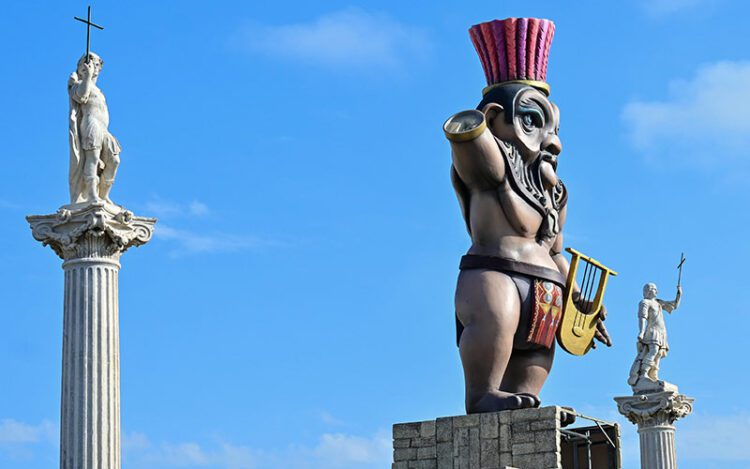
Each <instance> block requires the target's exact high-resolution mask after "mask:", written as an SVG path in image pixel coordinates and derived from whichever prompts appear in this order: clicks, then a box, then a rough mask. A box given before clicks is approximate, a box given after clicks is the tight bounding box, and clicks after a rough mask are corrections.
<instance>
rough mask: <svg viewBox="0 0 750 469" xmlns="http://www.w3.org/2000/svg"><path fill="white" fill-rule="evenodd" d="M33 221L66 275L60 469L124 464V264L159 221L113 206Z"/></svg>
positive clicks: (82, 207)
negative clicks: (120, 279) (120, 280)
mask: <svg viewBox="0 0 750 469" xmlns="http://www.w3.org/2000/svg"><path fill="white" fill-rule="evenodd" d="M27 220H28V222H29V224H30V225H31V229H32V234H33V236H34V238H35V239H36V240H37V241H40V242H41V243H42V244H44V245H48V246H50V247H51V248H52V249H53V250H54V251H55V253H57V255H58V256H59V257H60V258H62V259H63V270H64V272H65V293H64V295H65V297H64V313H63V363H62V397H61V413H60V468H61V469H94V468H96V469H119V468H120V352H119V350H120V335H119V318H118V314H119V311H118V272H119V270H120V262H119V261H120V256H121V255H122V253H123V252H125V251H126V250H127V249H128V248H130V247H132V246H140V245H142V244H145V243H146V242H148V241H149V240H150V239H151V235H152V233H153V227H154V223H155V222H156V220H155V219H153V218H143V217H136V216H134V215H133V214H132V213H131V212H129V211H127V210H124V209H123V208H121V207H119V206H116V205H113V204H105V203H92V204H79V205H77V206H67V207H63V208H61V209H60V210H59V211H58V212H57V213H56V214H52V215H34V216H29V217H27Z"/></svg>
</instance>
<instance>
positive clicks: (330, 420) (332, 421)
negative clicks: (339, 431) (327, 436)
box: [318, 410, 344, 426]
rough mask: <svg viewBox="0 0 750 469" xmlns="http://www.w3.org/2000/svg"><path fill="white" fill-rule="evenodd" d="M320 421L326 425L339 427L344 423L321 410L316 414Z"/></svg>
mask: <svg viewBox="0 0 750 469" xmlns="http://www.w3.org/2000/svg"><path fill="white" fill-rule="evenodd" d="M318 416H319V417H320V420H321V421H322V422H323V423H325V424H326V425H333V426H341V425H344V421H343V420H341V419H338V418H336V417H334V416H333V414H331V413H330V412H327V411H325V410H321V411H320V412H319V413H318Z"/></svg>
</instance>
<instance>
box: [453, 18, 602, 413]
mask: <svg viewBox="0 0 750 469" xmlns="http://www.w3.org/2000/svg"><path fill="white" fill-rule="evenodd" d="M554 32H555V26H554V23H553V22H552V21H549V20H544V19H535V18H508V19H505V20H495V21H491V22H488V23H482V24H479V25H475V26H472V27H471V28H470V30H469V33H470V36H471V40H472V42H473V44H474V47H475V48H476V50H477V53H478V55H479V58H480V60H481V62H482V67H483V69H484V71H485V76H486V78H487V84H488V86H487V87H486V88H485V89H484V90H483V95H484V96H483V99H482V101H481V102H480V103H479V105H478V106H477V108H476V110H469V111H463V112H459V113H458V114H456V115H454V116H453V117H451V118H449V119H448V120H447V121H446V123H445V125H444V127H443V130H444V131H445V135H446V137H447V138H448V140H449V141H450V143H451V149H452V166H451V181H452V183H453V187H454V190H455V192H456V195H457V197H458V201H459V205H460V207H461V211H462V214H463V217H464V220H465V222H466V228H467V230H468V232H469V235H470V237H471V240H472V245H471V248H470V249H469V251H468V253H467V254H466V255H465V256H463V258H462V259H461V264H460V273H459V277H458V285H457V288H456V327H457V342H458V347H459V353H460V356H461V362H462V365H463V369H464V378H465V385H466V411H467V413H478V412H494V411H500V410H507V409H519V408H524V407H537V406H539V405H540V399H539V397H538V396H539V392H540V390H541V388H542V386H543V385H544V383H545V381H546V379H547V376H548V374H549V372H550V369H551V368H552V361H553V358H554V354H555V343H554V342H555V337H556V336H557V339H558V342H559V343H560V345H561V346H562V347H563V348H564V349H565V350H566V351H568V352H570V353H573V354H576V355H583V354H584V353H586V352H588V350H589V349H590V348H592V347H594V345H595V344H594V341H593V339H594V338H596V339H597V340H598V341H600V342H602V343H604V344H606V345H607V346H610V345H611V340H610V338H609V335H608V333H607V330H606V328H605V327H604V324H603V323H602V321H603V320H604V318H605V315H606V309H605V308H604V306H603V305H602V297H603V294H604V288H605V287H606V280H607V277H608V276H609V275H616V273H615V272H613V271H611V270H609V269H607V268H606V267H604V266H603V265H601V264H599V263H598V262H596V261H595V260H593V259H591V258H588V257H586V256H583V255H582V254H580V253H578V252H577V251H574V250H572V249H568V251H569V252H571V254H572V256H573V257H572V260H571V262H570V263H569V262H568V260H567V259H566V258H565V257H564V256H563V254H562V250H563V235H562V230H563V225H564V223H565V218H566V214H567V203H568V191H567V189H566V187H565V186H564V185H563V183H562V181H561V180H560V179H559V178H558V176H557V165H558V158H559V155H560V152H561V151H562V144H561V142H560V138H559V136H558V131H559V128H560V110H559V109H558V108H557V106H556V105H555V104H554V103H552V101H550V98H549V94H550V87H549V85H548V84H547V83H546V81H545V80H546V75H547V63H548V58H549V50H550V45H551V43H552V36H553V35H554ZM579 260H583V261H584V262H586V263H587V264H586V269H585V272H584V281H583V282H581V283H580V286H579V283H578V282H576V268H577V265H578V261H579ZM597 276H598V277H597ZM596 278H599V284H598V287H596V286H595V287H593V288H592V287H591V285H595V284H596ZM584 283H586V284H587V285H586V288H583V286H584Z"/></svg>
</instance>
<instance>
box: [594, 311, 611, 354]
mask: <svg viewBox="0 0 750 469" xmlns="http://www.w3.org/2000/svg"><path fill="white" fill-rule="evenodd" d="M605 319H607V308H606V307H605V306H604V305H602V309H601V312H600V313H599V319H598V320H597V321H596V331H594V338H595V339H596V340H598V341H599V342H601V343H603V344H604V345H606V346H607V347H611V346H612V339H611V338H610V337H609V333H608V332H607V328H606V327H605V326H604V320H605ZM592 346H593V347H594V348H596V342H592Z"/></svg>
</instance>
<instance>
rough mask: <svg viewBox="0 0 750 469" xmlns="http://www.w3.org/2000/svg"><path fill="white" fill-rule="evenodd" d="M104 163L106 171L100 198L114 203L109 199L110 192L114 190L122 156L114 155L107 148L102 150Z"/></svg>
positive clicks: (101, 184) (100, 189)
mask: <svg viewBox="0 0 750 469" xmlns="http://www.w3.org/2000/svg"><path fill="white" fill-rule="evenodd" d="M102 161H103V162H104V170H103V171H102V175H101V181H100V182H99V197H101V198H102V199H104V200H106V201H107V202H109V203H112V201H111V200H110V198H109V192H110V191H111V190H112V184H114V183H115V175H116V174H117V167H118V166H119V165H120V156H119V155H118V154H116V153H112V152H111V151H110V150H108V149H106V147H105V149H103V150H102Z"/></svg>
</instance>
